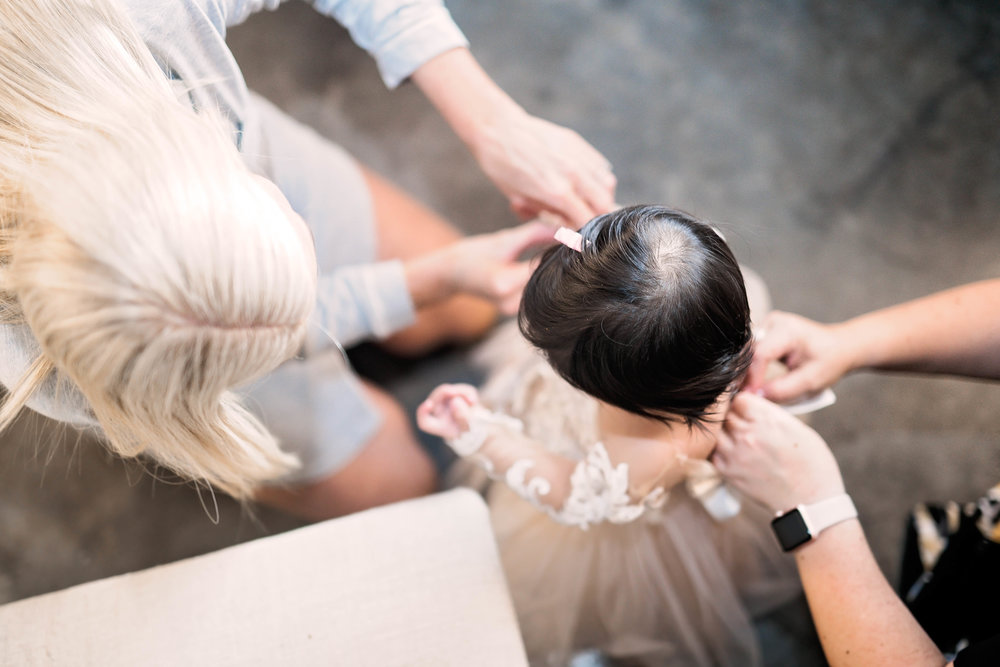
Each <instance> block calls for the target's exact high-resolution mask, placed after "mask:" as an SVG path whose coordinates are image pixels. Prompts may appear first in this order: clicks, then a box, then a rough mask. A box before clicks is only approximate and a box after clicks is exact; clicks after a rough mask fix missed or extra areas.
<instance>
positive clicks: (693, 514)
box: [450, 323, 801, 667]
mask: <svg viewBox="0 0 1000 667" xmlns="http://www.w3.org/2000/svg"><path fill="white" fill-rule="evenodd" d="M478 357H479V361H481V362H482V363H483V364H484V365H486V366H487V367H488V368H490V369H491V371H490V377H489V379H488V381H487V382H486V383H485V385H484V386H483V387H482V388H481V390H480V396H481V398H482V401H483V404H484V405H486V406H488V407H489V408H490V410H493V411H496V412H495V413H491V412H488V411H486V410H478V411H477V412H475V413H474V417H473V419H472V421H471V428H470V430H469V431H468V432H467V433H465V434H463V435H462V436H460V437H459V438H458V439H456V440H455V441H452V442H451V443H450V444H452V446H453V448H454V449H455V450H456V451H457V452H458V453H459V454H460V455H462V456H463V458H462V459H460V460H459V461H458V462H457V463H456V465H455V467H454V468H453V470H452V472H451V480H452V482H454V483H462V484H466V485H471V486H478V487H480V488H484V485H485V495H486V498H487V501H488V504H489V507H490V514H491V520H492V523H493V528H494V531H495V533H496V537H497V542H498V544H499V548H500V556H501V560H502V562H503V566H504V570H505V572H506V576H507V581H508V584H509V586H510V590H511V595H512V597H513V600H514V605H515V608H516V610H517V614H518V618H519V621H520V625H521V632H522V635H523V637H524V641H525V644H526V647H527V650H528V654H529V658H530V660H531V663H532V665H565V664H566V663H567V662H568V660H569V659H570V657H571V656H572V655H573V654H574V653H575V652H577V651H579V650H582V649H591V648H593V649H600V650H601V651H602V652H604V653H605V654H607V655H608V656H613V657H622V658H626V657H627V658H632V659H633V660H634V661H635V662H636V663H637V664H653V665H677V666H684V667H689V666H701V665H727V666H728V665H733V666H739V667H744V666H752V665H757V664H760V662H761V658H760V650H759V647H758V644H757V639H756V635H755V631H754V626H753V619H754V617H756V616H759V615H762V614H765V613H767V612H768V611H770V610H772V609H774V608H776V607H777V606H780V605H782V604H784V603H786V602H788V601H790V600H791V599H793V598H795V597H796V596H798V595H799V594H800V593H801V588H800V585H799V582H798V577H797V575H796V572H795V566H794V561H793V559H791V558H790V557H789V556H787V555H785V554H783V553H781V551H780V549H779V548H778V546H777V543H776V540H775V539H774V537H773V535H771V534H770V527H769V525H768V524H769V519H770V517H769V515H768V513H767V512H766V511H765V510H763V509H762V508H759V507H757V506H754V505H752V504H751V503H749V502H745V503H743V507H742V511H740V512H739V513H738V514H737V515H736V516H734V517H732V518H728V519H726V520H722V521H720V520H716V519H714V518H713V517H712V516H711V515H710V514H709V513H708V511H706V508H705V505H704V504H703V502H701V501H699V500H698V499H696V497H695V495H693V494H698V495H699V496H701V491H702V490H703V488H700V487H704V486H705V485H706V484H707V485H709V486H711V482H712V480H713V476H714V468H712V466H711V464H709V463H707V462H705V461H684V460H678V461H677V466H680V468H681V470H680V471H678V472H683V473H684V475H675V476H674V479H675V480H676V479H677V478H678V477H680V476H686V478H687V479H686V482H687V483H680V484H675V485H674V486H673V488H670V489H665V488H663V486H662V485H660V486H652V487H651V488H647V489H642V490H640V491H637V490H636V488H635V487H634V486H633V485H632V484H631V483H630V481H629V479H628V470H627V466H615V465H613V464H612V463H611V461H612V460H614V459H615V457H614V455H612V456H611V457H610V459H609V457H608V452H607V451H606V449H605V447H604V446H603V445H601V444H600V443H599V441H598V436H597V430H596V421H595V420H596V415H597V403H596V401H595V400H594V399H593V398H591V397H590V396H588V395H586V394H584V393H582V392H580V391H578V390H576V389H574V388H573V387H571V386H570V385H569V384H568V383H566V382H565V381H564V380H562V379H561V378H560V377H559V376H558V375H557V374H556V373H555V371H553V370H552V368H551V367H550V366H549V365H548V364H547V363H546V362H545V360H544V359H543V358H542V357H541V355H540V354H539V353H537V352H536V351H535V350H534V349H533V348H531V347H530V346H529V344H528V343H527V342H526V341H524V339H523V338H521V336H520V335H519V333H518V331H517V329H516V324H515V323H509V324H507V325H505V326H503V327H501V329H500V330H499V331H498V332H497V334H496V335H494V337H493V338H492V339H491V340H490V341H487V343H486V344H484V346H483V347H481V348H480V350H479V355H478ZM484 443H486V444H485V446H484ZM531 448H534V449H535V451H534V453H533V452H532V449H531ZM552 454H556V455H559V456H560V457H565V458H568V459H572V461H574V462H577V463H576V464H575V467H574V468H572V473H571V475H570V476H571V477H572V483H571V484H567V483H566V480H565V479H564V480H562V483H561V484H560V482H559V480H554V479H551V477H552V476H553V475H556V474H557V473H555V472H553V471H554V470H555V469H553V468H551V467H549V466H547V463H546V459H547V457H550V456H551V455H552ZM484 470H488V471H489V477H491V478H492V480H493V481H490V480H489V479H488V478H487V477H486V475H484V474H483V472H484ZM564 477H565V475H564ZM667 477H670V475H667ZM661 479H662V478H661ZM546 491H548V494H546V493H545V492H546ZM552 496H555V497H558V498H560V499H562V500H563V502H562V503H561V505H559V507H560V510H559V511H556V510H553V509H552V508H551V507H550V506H548V505H546V504H545V503H544V502H541V501H540V500H538V499H539V498H550V497H552ZM629 664H632V662H629Z"/></svg>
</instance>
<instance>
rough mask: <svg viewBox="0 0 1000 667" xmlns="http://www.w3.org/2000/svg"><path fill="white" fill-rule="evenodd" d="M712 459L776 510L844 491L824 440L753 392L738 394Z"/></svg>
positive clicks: (731, 478)
mask: <svg viewBox="0 0 1000 667" xmlns="http://www.w3.org/2000/svg"><path fill="white" fill-rule="evenodd" d="M712 463H714V464H715V466H716V467H717V468H718V469H719V472H720V473H722V475H723V477H725V478H726V480H727V481H728V482H729V483H730V484H732V485H733V486H734V487H735V488H737V489H739V490H740V491H741V492H743V493H744V494H746V495H747V496H748V497H749V498H752V499H753V500H756V501H757V502H759V503H761V504H762V505H764V506H766V507H768V508H770V509H771V510H773V511H775V512H781V511H785V510H788V509H791V508H792V507H795V506H796V505H802V504H808V503H813V502H818V501H820V500H825V499H827V498H830V497H833V496H836V495H839V494H841V493H843V492H844V481H843V479H842V478H841V475H840V468H839V467H838V466H837V461H836V459H834V457H833V453H832V452H831V451H830V448H829V447H828V446H827V444H826V442H824V441H823V438H821V437H820V435H819V434H818V433H816V431H814V430H812V429H811V428H809V427H808V426H806V425H805V424H804V423H803V422H802V421H800V420H799V419H797V418H796V417H793V416H792V415H790V414H788V413H787V412H786V411H785V410H784V409H782V408H781V407H779V406H777V405H775V404H774V403H771V402H770V401H768V400H766V399H763V398H761V397H759V396H756V395H754V394H750V393H747V392H740V393H739V394H737V395H736V396H735V398H733V401H732V403H731V404H730V407H729V414H728V415H727V416H726V422H725V425H724V427H723V430H722V432H721V433H720V434H719V439H718V444H717V445H716V449H715V453H714V454H713V456H712Z"/></svg>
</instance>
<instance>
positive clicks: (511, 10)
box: [0, 0, 1000, 664]
mask: <svg viewBox="0 0 1000 667" xmlns="http://www.w3.org/2000/svg"><path fill="white" fill-rule="evenodd" d="M448 4H449V6H450V8H451V10H452V13H453V15H454V16H455V18H456V20H457V22H458V23H459V25H461V26H462V28H463V29H464V30H465V32H466V34H467V35H468V37H469V39H470V41H471V42H472V44H473V51H474V53H475V54H476V55H477V56H478V58H479V59H480V61H481V62H482V64H483V65H484V66H485V68H486V69H487V70H488V71H489V72H490V73H491V74H492V75H493V76H494V78H495V79H496V80H497V81H498V82H499V83H500V84H501V85H502V86H503V87H504V88H505V89H506V90H507V91H508V92H509V93H510V94H511V95H512V96H513V97H514V98H515V99H517V100H518V101H519V102H521V103H522V104H523V105H524V106H525V107H526V108H527V109H528V110H530V111H532V112H534V113H536V114H538V115H540V116H542V117H545V118H547V119H549V120H552V121H555V122H558V123H561V124H565V125H568V126H570V127H572V128H574V129H576V130H578V131H579V132H580V133H581V134H583V135H584V136H585V137H587V138H588V139H589V140H590V141H591V142H592V143H593V144H594V145H595V146H596V147H597V148H599V149H600V150H601V151H602V152H604V153H605V155H607V157H608V158H610V159H611V161H612V162H613V163H614V165H615V172H616V174H617V176H618V179H619V183H620V185H619V194H618V199H619V201H620V202H622V203H639V202H649V203H666V204H670V205H673V206H676V207H679V208H683V209H686V210H688V211H691V212H693V213H695V214H696V215H699V216H700V217H703V218H706V219H709V220H712V221H714V222H715V223H716V224H717V225H718V226H720V227H721V228H723V229H724V230H725V233H726V235H727V237H728V238H729V240H730V242H731V244H732V245H733V246H734V250H735V251H736V254H737V256H738V257H739V258H740V259H741V260H742V261H743V262H744V263H746V264H748V265H750V266H752V267H754V268H755V269H757V270H758V271H759V272H760V273H761V274H762V275H763V276H764V277H765V279H766V280H767V281H768V283H769V285H770V287H771V290H772V295H773V300H774V303H775V306H776V307H778V308H781V309H783V310H791V311H794V312H799V313H802V314H805V315H808V316H810V317H813V318H816V319H819V320H822V321H834V320H838V319H841V318H845V317H849V316H851V315H854V314H858V313H861V312H864V311H867V310H870V309H874V308H878V307H881V306H885V305H889V304H892V303H895V302H898V301H901V300H904V299H908V298H912V297H916V296H919V295H922V294H926V293H928V292H931V291H934V290H939V289H943V288H946V287H950V286H953V285H956V284H960V283H963V282H967V281H972V280H976V279H980V278H986V277H992V276H996V275H998V274H1000V234H997V233H995V232H994V231H993V230H994V228H995V225H996V223H997V222H998V220H1000V119H998V114H997V109H998V108H1000V79H998V72H1000V6H998V5H997V4H996V3H992V2H988V1H987V0H983V1H982V2H978V3H977V2H972V1H968V2H959V1H958V0H954V1H949V0H935V1H931V0H923V1H921V0H906V1H902V2H895V3H883V2H872V1H869V2H853V3H839V4H838V3H833V4H831V3H826V2H820V1H818V0H817V1H811V0H802V1H801V2H797V3H787V2H779V1H777V0H773V1H769V2H753V3H730V2H724V1H721V0H720V1H716V2H694V1H690V0H688V1H685V0H575V1H574V2H564V1H558V0H534V1H533V2H527V1H525V0H505V1H504V2H482V0H450V2H449V3H448ZM230 42H231V44H232V45H233V48H234V51H235V52H236V54H237V58H238V59H239V60H240V62H241V63H243V64H244V67H245V71H246V76H247V79H248V81H249V83H250V85H251V86H252V87H254V88H256V89H257V90H258V91H260V92H261V93H263V94H264V95H266V96H268V97H270V98H271V99H272V100H274V101H275V102H276V103H277V104H279V105H280V106H282V107H283V108H285V109H286V110H287V111H289V112H290V113H292V114H293V115H295V116H297V117H299V118H300V119H302V120H305V121H307V122H309V123H311V124H312V125H313V126H315V127H316V128H317V129H318V130H319V131H320V132H322V133H324V134H326V135H328V136H330V137H333V138H335V139H336V140H337V141H338V142H340V143H341V144H343V145H344V146H346V147H347V148H348V149H349V150H351V151H352V152H353V153H354V154H355V155H357V156H358V157H359V158H360V159H361V160H362V161H364V162H365V163H367V164H368V165H370V166H372V167H374V168H375V169H376V170H379V171H381V172H382V173H383V174H385V175H386V176H388V177H390V178H391V179H393V180H395V181H396V182H397V183H399V184H400V185H402V186H404V187H405V188H406V189H408V190H409V191H411V192H413V193H414V194H416V195H417V196H418V197H419V198H421V199H423V200H424V201H425V202H427V203H428V204H430V205H431V206H432V207H433V208H435V209H436V210H438V211H439V212H441V213H442V214H443V215H445V216H446V217H447V218H448V219H450V220H452V221H453V222H454V223H455V224H457V225H459V226H460V227H462V228H464V229H466V230H468V231H470V232H474V231H484V230H492V229H498V228H501V227H504V226H507V225H510V224H512V223H514V222H515V221H514V219H513V217H512V216H511V215H510V214H509V213H508V210H507V207H506V203H505V200H504V199H503V198H502V197H501V196H500V195H499V194H498V193H497V192H496V191H495V190H494V189H493V187H492V185H491V184H490V183H489V182H488V181H487V180H486V178H485V177H484V176H483V175H482V174H481V173H480V172H479V171H478V170H477V168H476V166H475V163H474V161H473V160H472V158H471V157H470V156H469V155H468V153H467V152H466V151H465V149H464V147H463V146H462V145H461V144H460V142H459V141H458V140H457V139H456V138H455V137H454V136H453V135H451V134H450V131H449V130H448V128H447V126H446V125H445V124H444V122H443V121H442V120H441V119H440V118H439V117H438V116H437V115H436V114H435V112H434V111H433V110H432V109H431V107H430V106H429V104H428V103H427V102H426V101H425V100H424V99H423V98H422V97H421V95H420V93H419V91H418V90H416V88H415V87H413V86H404V87H403V88H401V89H400V90H397V91H394V92H389V91H387V90H385V89H384V87H383V86H382V84H381V82H380V80H379V79H378V78H377V75H376V72H375V68H374V65H373V64H372V62H371V61H370V59H368V58H367V56H365V55H364V54H363V53H362V52H361V51H360V50H358V49H357V48H356V47H355V46H354V45H353V44H352V43H351V42H350V40H349V39H348V38H347V36H346V34H345V33H344V32H343V31H342V29H340V28H339V26H337V24H335V23H334V22H332V21H330V20H326V19H323V18H322V17H320V16H319V15H318V14H316V13H315V12H313V11H312V10H311V9H310V8H309V7H307V6H305V5H304V4H300V3H292V4H290V5H287V6H284V7H282V8H281V9H280V10H279V11H278V12H276V13H273V14H266V15H258V16H256V17H254V18H253V19H252V20H251V21H250V22H249V23H247V24H246V25H244V26H241V27H239V28H237V29H234V30H233V31H232V33H231V38H230ZM463 372H467V369H465V368H464V366H463V364H462V360H461V357H460V355H458V354H452V355H446V356H443V357H441V356H439V357H437V358H435V359H432V360H429V361H427V362H424V363H422V364H411V365H408V366H405V367H403V370H402V372H401V373H396V374H395V379H394V381H393V384H392V387H393V388H394V389H395V390H396V391H397V392H398V394H399V395H400V396H401V397H402V398H403V399H404V401H406V402H407V403H408V404H410V405H413V404H414V403H415V402H416V400H418V399H419V398H420V397H421V396H422V394H423V393H424V392H426V390H427V389H428V388H429V386H431V385H433V384H434V383H435V382H437V381H440V380H444V379H451V377H452V376H453V375H455V374H461V373H463ZM836 391H837V394H838V397H839V400H838V403H837V404H836V405H835V406H834V407H832V408H829V409H827V410H825V411H823V412H821V413H818V414H817V415H815V417H814V421H813V425H814V426H815V427H816V428H817V430H819V432H820V433H822V434H823V435H824V436H826V437H827V438H828V440H829V441H830V442H831V444H832V445H833V446H834V448H835V452H836V455H837V457H838V459H839V460H840V462H841V464H842V467H843V472H844V477H845V479H846V482H847V486H848V490H849V491H850V492H851V493H852V494H853V496H854V498H855V501H856V503H857V505H858V507H859V510H860V512H861V517H862V522H863V524H864V526H865V529H866V530H867V532H868V535H869V538H870V540H871V543H872V546H873V548H874V550H875V553H876V556H877V558H878V560H879V562H880V564H881V565H882V567H883V569H884V570H885V572H886V573H887V574H888V575H889V576H890V577H894V576H895V571H896V568H897V562H896V561H897V558H898V550H899V546H900V536H901V534H902V522H903V519H904V517H905V515H906V513H907V511H908V509H909V508H910V506H911V505H912V504H913V503H914V502H916V501H919V500H928V499H952V498H954V499H959V500H962V499H971V498H973V497H974V496H975V495H976V494H977V493H979V492H981V491H983V490H984V489H986V488H987V487H989V486H991V485H992V484H994V483H996V482H997V481H998V479H1000V448H998V446H997V440H998V434H1000V409H998V406H1000V385H989V384H984V383H978V382H968V381H958V380H949V379H925V378H913V377H902V376H887V375H875V374H864V375H858V376H852V377H849V378H848V379H846V380H844V381H843V382H842V383H841V384H840V385H839V386H838V387H837V388H836ZM3 440H4V441H5V442H4V443H3V445H2V446H0V602H4V601H10V600H15V599H19V598H22V597H27V596H30V595H36V594H39V593H43V592H46V591H51V590H56V589H60V588H64V587H67V586H70V585H73V584H76V583H80V582H84V581H88V580H92V579H96V578H100V577H104V576H108V575H112V574H117V573H121V572H127V571H131V570H136V569H141V568H145V567H148V566H151V565H155V564H158V563H164V562H169V561H172V560H176V559H179V558H184V557H187V556H191V555H195V554H199V553H204V552H207V551H212V550H215V549H219V548H221V547H224V546H227V545H230V544H233V543H236V542H239V541H243V540H248V539H253V538H256V537H259V536H262V535H266V534H273V533H276V532H280V531H283V530H287V529H289V528H292V527H295V526H298V525H301V524H300V523H299V522H297V521H295V520H293V519H290V518H288V517H285V516H282V515H281V514H279V513H277V512H272V511H269V510H266V509H258V510H257V511H256V512H255V513H254V514H253V515H251V514H249V513H247V512H245V511H242V510H241V509H240V508H239V507H238V506H236V505H235V504H234V503H232V502H231V501H229V500H228V499H226V498H218V499H217V501H218V521H217V523H214V522H213V521H212V520H210V518H209V514H214V512H215V510H214V509H212V511H211V512H209V513H206V511H205V509H204V508H203V502H204V504H206V505H208V506H209V508H214V505H213V504H212V499H211V498H199V496H198V495H197V494H196V493H195V492H194V491H192V490H191V489H190V488H188V487H186V486H178V485H174V484H170V483H169V480H159V481H157V482H156V483H154V482H153V480H152V479H151V477H150V476H148V475H144V474H143V473H142V471H141V470H140V469H139V468H138V467H136V466H134V465H126V464H124V463H122V462H120V461H115V460H112V459H110V458H109V457H108V456H106V455H105V454H104V453H103V452H102V451H101V450H100V449H99V448H98V447H97V446H95V444H94V443H93V442H90V441H89V440H86V439H83V440H81V439H79V438H77V437H76V436H75V435H74V434H71V433H64V432H61V430H60V429H58V428H55V427H53V425H52V424H50V423H48V422H45V421H44V420H42V419H40V418H37V419H24V420H22V421H21V422H20V423H19V424H18V425H17V426H16V428H14V429H13V430H11V431H10V432H9V433H8V434H6V435H5V436H4V437H3ZM766 634H767V633H766V632H765V635H766ZM806 635H807V633H800V636H802V637H804V639H803V640H802V641H803V643H804V644H808V642H809V639H808V637H807V636H806ZM766 647H767V650H768V651H769V662H770V663H771V664H782V663H784V664H795V663H798V664H815V663H818V662H821V660H820V659H819V658H817V657H815V653H814V652H812V653H810V652H809V651H811V650H812V649H810V648H809V647H808V646H807V647H806V648H804V649H802V650H803V651H804V652H802V653H800V654H797V655H799V656H800V657H798V658H797V659H795V660H794V661H790V660H789V659H788V658H787V655H790V654H786V653H783V651H786V650H792V649H787V648H782V647H781V646H779V645H778V644H772V643H769V644H767V645H766ZM795 650H798V649H795ZM783 655H784V656H786V657H784V658H782V657H781V656H783ZM806 655H809V656H812V657H810V658H806V657H803V656H806Z"/></svg>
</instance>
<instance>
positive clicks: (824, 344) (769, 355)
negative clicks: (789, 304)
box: [744, 311, 856, 403]
mask: <svg viewBox="0 0 1000 667" xmlns="http://www.w3.org/2000/svg"><path fill="white" fill-rule="evenodd" d="M761 331H762V332H763V333H762V334H758V338H757V341H756V343H755V347H754V357H753V363H752V364H751V365H750V371H749V372H748V373H747V379H746V383H745V384H744V389H746V390H747V391H752V392H755V393H760V394H761V395H763V396H765V397H766V398H769V399H770V400H772V401H775V402H778V403H787V402H790V401H793V400H796V399H799V398H802V397H804V396H808V395H810V394H815V393H816V392H818V391H822V390H823V389H826V388H827V387H829V386H831V385H833V384H834V383H836V382H837V380H839V379H840V378H841V377H843V376H844V375H845V374H846V373H848V372H849V371H851V370H853V369H854V368H855V367H856V361H855V359H854V350H853V349H852V345H851V341H850V339H849V337H847V336H843V335H841V329H840V327H839V325H826V324H819V323H818V322H813V321H812V320H809V319H806V318H804V317H800V316H799V315H792V314H790V313H783V312H780V311H772V312H771V313H770V314H769V315H768V316H767V317H766V318H765V319H764V323H763V325H762V326H761ZM774 361H781V362H782V363H784V365H785V366H787V367H788V373H787V374H786V375H782V376H780V377H777V378H775V379H772V380H767V379H766V375H767V370H768V367H769V366H770V364H771V363H772V362H774Z"/></svg>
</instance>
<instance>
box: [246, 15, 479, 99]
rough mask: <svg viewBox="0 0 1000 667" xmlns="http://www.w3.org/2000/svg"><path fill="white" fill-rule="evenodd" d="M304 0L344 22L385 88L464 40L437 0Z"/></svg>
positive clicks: (464, 45)
mask: <svg viewBox="0 0 1000 667" xmlns="http://www.w3.org/2000/svg"><path fill="white" fill-rule="evenodd" d="M266 1H267V0H258V2H266ZM307 1H308V2H310V3H311V4H312V5H313V6H314V7H315V8H316V9H317V10H318V11H319V12H321V13H323V14H326V15H327V16H331V17H333V18H334V19H336V20H337V22H339V23H340V24H341V25H343V26H344V27H345V28H347V30H348V31H349V32H350V33H351V38H352V39H353V40H354V42H355V43H356V44H357V45H358V46H360V47H361V48H363V49H364V50H365V51H367V52H368V53H370V54H371V55H372V57H374V58H375V62H376V64H377V65H378V69H379V73H380V74H381V75H382V80H383V81H385V85H387V86H388V87H389V88H395V87H396V86H398V85H399V84H400V83H402V82H403V81H405V80H406V79H407V78H409V76H410V75H411V74H413V72H415V71H416V70H417V69H418V68H419V67H420V66H421V65H423V64H424V63H425V62H427V61H428V60H430V59H431V58H433V57H435V56H437V55H440V54H442V53H444V52H445V51H450V50H451V49H454V48H459V47H466V46H468V45H469V42H468V41H467V40H466V39H465V35H463V34H462V31H461V30H460V29H459V27H458V26H457V25H455V22H454V21H453V20H452V18H451V13H450V12H449V11H448V9H447V8H446V7H445V6H444V3H443V2H441V0H307Z"/></svg>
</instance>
